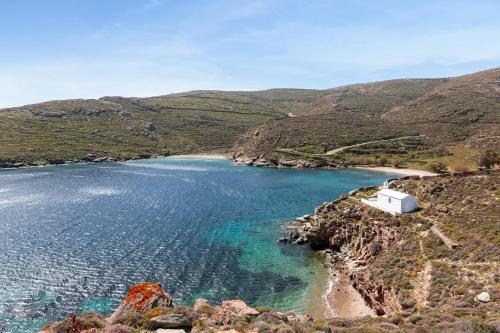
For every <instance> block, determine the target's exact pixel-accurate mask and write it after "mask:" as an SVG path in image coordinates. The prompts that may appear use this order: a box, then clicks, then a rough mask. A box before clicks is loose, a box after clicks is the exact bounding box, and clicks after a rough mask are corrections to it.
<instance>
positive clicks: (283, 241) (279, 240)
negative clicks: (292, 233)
mask: <svg viewBox="0 0 500 333" xmlns="http://www.w3.org/2000/svg"><path fill="white" fill-rule="evenodd" d="M286 242H288V238H286V237H281V238H280V239H278V243H286Z"/></svg>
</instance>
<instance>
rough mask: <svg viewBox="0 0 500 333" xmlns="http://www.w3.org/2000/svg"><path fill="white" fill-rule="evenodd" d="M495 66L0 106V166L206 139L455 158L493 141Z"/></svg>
mask: <svg viewBox="0 0 500 333" xmlns="http://www.w3.org/2000/svg"><path fill="white" fill-rule="evenodd" d="M499 73H500V69H492V70H489V71H484V72H479V73H475V74H471V75H466V76H462V77H457V78H451V79H401V80H390V81H382V82H374V83H367V84H356V85H348V86H343V87H339V88H334V89H327V90H306V89H271V90H265V91H255V92H227V91H192V92H186V93H180V94H172V95H164V96H157V97H149V98H125V97H103V98H100V99H91V100H79V99H75V100H62V101H50V102H44V103H39V104H33V105H26V106H22V107H15V108H8V109H2V110H0V147H1V149H0V166H4V167H9V166H22V165H38V164H56V163H66V162H68V161H69V162H76V161H92V160H94V161H95V160H97V161H102V160H124V159H131V158H140V157H149V156H152V155H170V154H181V153H200V152H213V151H217V152H222V153H228V152H232V153H233V156H234V157H235V158H241V159H243V160H248V159H256V158H258V157H262V158H264V159H266V160H274V161H280V160H281V161H283V160H289V159H301V160H310V161H319V162H318V164H317V165H324V164H325V163H326V164H330V165H351V164H384V163H392V164H396V163H400V164H401V165H404V164H405V163H406V165H410V166H415V165H416V166H418V167H424V166H425V165H424V164H425V163H427V162H429V161H430V160H435V159H446V158H449V156H460V159H463V155H464V150H463V149H462V148H463V147H472V148H473V149H472V150H471V151H470V152H468V151H467V156H466V158H468V159H469V160H471V161H473V160H474V156H472V155H473V154H475V153H477V151H476V150H474V149H476V148H486V147H490V148H495V149H498V146H499V140H498V137H499V135H498V119H499V109H500V107H499V105H500V88H499V82H500V74H499ZM399 138H400V139H399ZM388 139H389V140H390V141H383V142H381V140H388ZM393 139H395V140H393ZM358 144H362V145H358ZM448 146H451V147H448ZM457 146H458V148H457ZM343 147H344V148H343ZM345 147H350V148H348V149H347V148H345ZM339 148H342V149H341V151H339V150H338V149H339ZM332 151H336V153H329V152H332ZM471 154H472V155H471ZM401 161H402V162H401ZM471 163H472V162H471Z"/></svg>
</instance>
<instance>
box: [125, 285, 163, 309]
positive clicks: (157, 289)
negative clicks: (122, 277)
mask: <svg viewBox="0 0 500 333" xmlns="http://www.w3.org/2000/svg"><path fill="white" fill-rule="evenodd" d="M166 295H167V294H166V293H165V291H164V290H163V289H162V288H161V284H160V283H155V282H142V283H138V284H135V285H133V286H132V287H131V288H130V290H129V292H128V294H127V296H126V297H125V302H127V303H129V304H130V305H132V307H133V308H134V309H135V310H136V311H138V312H142V311H143V310H144V308H145V307H146V305H147V304H149V302H150V300H151V298H153V297H155V298H163V297H165V296H166Z"/></svg>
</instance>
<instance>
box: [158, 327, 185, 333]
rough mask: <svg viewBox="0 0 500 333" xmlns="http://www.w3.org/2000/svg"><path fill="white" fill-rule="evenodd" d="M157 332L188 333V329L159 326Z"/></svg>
mask: <svg viewBox="0 0 500 333" xmlns="http://www.w3.org/2000/svg"><path fill="white" fill-rule="evenodd" d="M155 333H186V331H185V330H183V329H180V328H159V329H157V330H156V331H155Z"/></svg>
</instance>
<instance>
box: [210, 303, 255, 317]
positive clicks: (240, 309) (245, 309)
mask: <svg viewBox="0 0 500 333" xmlns="http://www.w3.org/2000/svg"><path fill="white" fill-rule="evenodd" d="M220 309H221V310H222V312H223V313H225V314H230V315H231V314H232V315H236V316H248V315H251V316H257V315H258V314H259V312H258V311H257V310H255V309H254V308H251V307H249V306H248V305H246V303H245V302H243V301H242V300H234V301H224V302H222V305H221V306H220Z"/></svg>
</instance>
